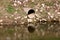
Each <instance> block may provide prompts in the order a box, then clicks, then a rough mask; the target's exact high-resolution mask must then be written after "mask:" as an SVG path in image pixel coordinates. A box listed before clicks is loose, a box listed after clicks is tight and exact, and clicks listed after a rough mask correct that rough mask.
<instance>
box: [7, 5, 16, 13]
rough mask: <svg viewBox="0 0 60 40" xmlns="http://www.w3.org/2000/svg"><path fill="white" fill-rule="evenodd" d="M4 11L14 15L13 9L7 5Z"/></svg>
mask: <svg viewBox="0 0 60 40" xmlns="http://www.w3.org/2000/svg"><path fill="white" fill-rule="evenodd" d="M6 10H7V12H8V13H14V12H15V9H14V8H13V7H12V6H11V5H8V6H7V8H6Z"/></svg>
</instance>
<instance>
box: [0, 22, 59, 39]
mask: <svg viewBox="0 0 60 40" xmlns="http://www.w3.org/2000/svg"><path fill="white" fill-rule="evenodd" d="M43 37H44V38H45V37H60V23H48V22H45V23H36V24H27V25H19V26H0V40H36V39H37V40H39V39H40V38H43Z"/></svg>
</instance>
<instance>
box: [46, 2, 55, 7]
mask: <svg viewBox="0 0 60 40" xmlns="http://www.w3.org/2000/svg"><path fill="white" fill-rule="evenodd" d="M45 5H47V6H53V5H54V2H45Z"/></svg>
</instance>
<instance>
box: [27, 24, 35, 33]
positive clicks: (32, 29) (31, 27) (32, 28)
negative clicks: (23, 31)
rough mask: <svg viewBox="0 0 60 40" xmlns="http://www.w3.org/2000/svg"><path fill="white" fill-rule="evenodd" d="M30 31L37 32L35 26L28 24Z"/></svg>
mask: <svg viewBox="0 0 60 40" xmlns="http://www.w3.org/2000/svg"><path fill="white" fill-rule="evenodd" d="M28 31H29V32H30V33H33V32H34V31H35V26H34V25H33V24H28Z"/></svg>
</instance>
